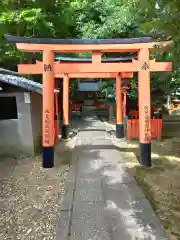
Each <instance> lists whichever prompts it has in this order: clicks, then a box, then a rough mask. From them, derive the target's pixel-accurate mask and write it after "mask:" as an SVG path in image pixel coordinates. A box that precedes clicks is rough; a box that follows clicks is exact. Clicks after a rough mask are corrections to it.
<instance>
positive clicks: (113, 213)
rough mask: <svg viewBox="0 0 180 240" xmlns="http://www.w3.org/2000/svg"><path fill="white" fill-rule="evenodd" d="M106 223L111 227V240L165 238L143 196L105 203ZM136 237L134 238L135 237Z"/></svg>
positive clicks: (152, 239)
mask: <svg viewBox="0 0 180 240" xmlns="http://www.w3.org/2000/svg"><path fill="white" fill-rule="evenodd" d="M106 205H107V207H106V217H105V220H106V223H107V224H108V225H109V227H110V229H111V236H112V240H119V236H121V238H120V239H124V240H131V239H138V240H139V239H140V240H141V239H143V240H144V239H147V240H148V239H150V240H156V239H157V240H167V239H168V238H167V235H166V233H165V232H164V230H163V229H162V228H161V223H160V221H159V219H158V218H157V217H156V215H155V213H154V211H153V210H152V208H151V206H150V205H149V203H148V201H147V200H146V199H145V198H142V199H137V200H134V201H128V200H127V201H126V202H125V201H119V203H118V205H117V204H115V203H114V202H113V201H109V202H107V203H106ZM135 237H136V238H135Z"/></svg>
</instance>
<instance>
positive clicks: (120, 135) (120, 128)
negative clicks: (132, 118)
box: [116, 124, 124, 138]
mask: <svg viewBox="0 0 180 240" xmlns="http://www.w3.org/2000/svg"><path fill="white" fill-rule="evenodd" d="M116 137H117V138H124V124H116Z"/></svg>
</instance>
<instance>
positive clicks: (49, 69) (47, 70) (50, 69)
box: [44, 64, 52, 72]
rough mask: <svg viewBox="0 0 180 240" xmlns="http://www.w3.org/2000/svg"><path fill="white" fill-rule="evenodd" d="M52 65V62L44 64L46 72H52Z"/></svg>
mask: <svg viewBox="0 0 180 240" xmlns="http://www.w3.org/2000/svg"><path fill="white" fill-rule="evenodd" d="M51 71H52V66H51V64H44V72H51Z"/></svg>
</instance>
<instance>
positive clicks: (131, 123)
mask: <svg viewBox="0 0 180 240" xmlns="http://www.w3.org/2000/svg"><path fill="white" fill-rule="evenodd" d="M161 136H162V119H159V118H155V119H151V137H152V139H158V140H160V139H161ZM127 139H129V140H130V139H139V119H129V120H127Z"/></svg>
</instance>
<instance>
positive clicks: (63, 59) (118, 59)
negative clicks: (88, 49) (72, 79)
mask: <svg viewBox="0 0 180 240" xmlns="http://www.w3.org/2000/svg"><path fill="white" fill-rule="evenodd" d="M136 58H137V57H136V56H135V55H134V56H126V57H116V58H102V59H101V62H131V61H132V60H133V59H136ZM55 60H57V61H60V62H92V58H71V57H56V58H55Z"/></svg>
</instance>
